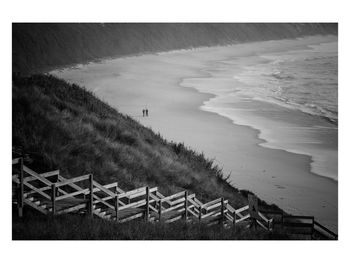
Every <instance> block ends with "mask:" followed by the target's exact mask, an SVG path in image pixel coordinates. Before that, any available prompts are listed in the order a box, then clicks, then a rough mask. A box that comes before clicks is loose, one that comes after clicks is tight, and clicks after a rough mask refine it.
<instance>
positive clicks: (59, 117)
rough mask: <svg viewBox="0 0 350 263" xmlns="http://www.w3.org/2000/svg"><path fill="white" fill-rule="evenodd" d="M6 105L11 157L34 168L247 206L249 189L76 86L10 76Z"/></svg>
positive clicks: (48, 79)
mask: <svg viewBox="0 0 350 263" xmlns="http://www.w3.org/2000/svg"><path fill="white" fill-rule="evenodd" d="M12 103H13V119H12V131H13V152H14V157H16V156H17V155H22V156H25V163H26V165H28V166H29V167H32V168H33V169H34V170H36V171H39V172H40V171H42V172H44V171H47V170H50V169H58V168H59V169H60V171H61V174H62V175H64V176H66V177H75V176H79V175H82V174H86V173H93V174H94V178H96V180H98V181H99V182H101V183H103V184H107V183H110V182H115V181H118V182H119V185H120V187H121V188H123V189H126V190H128V189H133V188H136V187H141V186H145V185H149V186H151V187H152V186H158V187H159V189H160V191H161V192H163V193H164V194H171V193H175V192H178V191H181V190H184V189H186V190H189V191H190V192H193V193H196V195H197V196H198V197H199V198H200V199H202V200H203V201H207V200H212V199H214V198H218V197H221V196H223V197H225V198H227V199H229V200H230V202H231V203H232V204H234V205H235V206H237V207H240V206H242V205H244V204H246V203H247V200H246V195H247V191H238V190H237V189H235V188H233V187H231V186H230V185H229V184H228V183H227V182H226V181H225V179H224V175H223V174H222V172H221V170H220V169H219V168H218V167H217V166H215V165H213V162H212V161H211V160H208V159H206V157H205V156H204V155H203V154H199V153H196V152H194V151H192V150H191V149H188V148H187V147H185V146H184V145H183V144H177V143H173V142H167V141H166V140H164V139H163V138H162V137H161V136H160V135H159V134H158V135H157V134H154V133H153V132H152V130H150V129H149V128H145V127H144V126H142V125H140V124H139V123H138V122H136V121H135V120H133V119H131V118H129V117H128V116H125V115H123V114H121V113H119V112H118V111H116V110H115V109H113V108H111V107H110V106H108V105H107V104H105V103H103V102H102V101H100V100H99V99H97V98H96V97H95V96H94V95H93V94H92V93H90V92H88V91H86V90H84V89H83V88H80V87H78V86H77V85H74V84H68V83H66V82H65V81H63V80H60V79H57V78H55V77H52V76H50V75H34V76H31V77H26V78H25V77H17V76H15V77H14V79H13V101H12ZM261 204H263V202H262V203H261Z"/></svg>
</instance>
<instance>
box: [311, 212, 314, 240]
mask: <svg viewBox="0 0 350 263" xmlns="http://www.w3.org/2000/svg"><path fill="white" fill-rule="evenodd" d="M314 229H315V218H314V217H312V228H311V239H313V237H314Z"/></svg>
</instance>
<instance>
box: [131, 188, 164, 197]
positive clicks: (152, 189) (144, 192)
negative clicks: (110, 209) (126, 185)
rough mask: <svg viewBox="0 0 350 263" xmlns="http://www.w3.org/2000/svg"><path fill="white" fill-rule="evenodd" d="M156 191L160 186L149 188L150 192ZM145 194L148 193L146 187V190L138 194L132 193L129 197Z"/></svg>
mask: <svg viewBox="0 0 350 263" xmlns="http://www.w3.org/2000/svg"><path fill="white" fill-rule="evenodd" d="M155 191H158V187H153V188H150V189H149V193H153V192H155ZM143 195H146V189H145V191H140V192H138V193H136V194H132V195H130V196H128V197H129V199H134V198H136V197H139V196H143Z"/></svg>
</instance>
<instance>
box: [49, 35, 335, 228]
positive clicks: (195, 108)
mask: <svg viewBox="0 0 350 263" xmlns="http://www.w3.org/2000/svg"><path fill="white" fill-rule="evenodd" d="M319 42H320V39H318V38H317V37H314V38H309V39H307V40H306V41H297V40H282V41H266V42H261V43H250V44H240V45H234V46H231V47H213V48H200V49H194V50H185V51H184V50H182V51H174V52H166V53H160V54H153V55H143V56H137V57H127V58H117V59H112V60H107V61H104V62H102V63H91V64H89V65H84V66H83V65H80V66H77V67H76V68H69V69H63V70H57V71H54V72H52V73H53V74H55V75H57V76H58V77H61V78H64V79H66V80H68V81H71V82H75V83H78V84H82V85H84V86H85V87H86V88H87V89H89V90H92V91H94V92H95V94H96V95H97V96H98V97H100V98H102V99H103V100H104V101H107V102H108V103H109V104H110V105H111V106H113V107H115V108H117V109H118V110H119V111H121V112H122V113H125V114H128V115H130V116H132V117H134V118H135V119H137V120H138V121H140V122H141V123H142V124H144V125H145V126H148V127H151V128H152V129H153V130H154V131H155V132H160V134H161V135H163V136H164V137H165V138H166V139H168V140H173V141H176V142H184V143H185V144H186V145H189V146H190V147H191V148H193V149H195V150H197V151H199V152H204V153H205V155H206V156H207V157H209V158H215V161H216V162H217V163H218V164H219V165H220V166H221V167H223V170H224V172H225V173H226V174H230V182H231V183H232V185H234V186H235V187H237V188H240V189H248V190H250V191H252V192H254V193H255V194H257V195H258V196H259V197H260V198H262V199H263V200H265V201H267V202H269V203H275V204H277V205H278V206H280V207H281V208H283V209H284V210H286V211H287V212H291V213H294V214H302V215H314V216H315V217H316V219H317V220H318V221H320V222H321V223H322V224H325V225H327V226H328V227H330V228H331V229H333V230H334V231H337V225H338V224H337V220H338V183H337V181H335V180H332V179H329V178H326V177H322V176H320V175H317V174H315V173H313V172H311V162H312V160H311V156H309V155H304V154H296V153H292V152H288V151H286V150H282V149H271V148H267V147H262V146H264V144H266V141H265V140H263V139H261V130H258V129H254V128H252V127H250V126H246V125H237V124H235V123H234V122H233V121H232V120H231V119H229V118H226V117H223V116H220V115H218V114H216V113H214V112H210V111H208V109H205V108H203V104H204V102H206V101H208V100H210V99H213V98H215V96H214V95H213V94H211V93H210V89H208V90H206V89H205V88H204V89H203V90H201V92H198V91H197V90H196V89H194V88H192V87H191V85H189V84H190V83H189V82H188V79H193V78H196V77H202V76H206V74H205V72H203V71H202V69H205V68H208V67H209V66H211V65H212V64H213V63H215V62H216V61H224V60H227V59H228V58H231V59H232V58H233V57H235V56H240V57H242V56H249V54H254V53H256V52H262V51H273V50H276V51H281V50H283V49H289V48H294V49H298V48H305V45H307V44H315V43H319ZM251 62H252V61H250V63H251ZM238 71H239V69H237V72H238ZM233 74H234V71H233ZM186 81H187V83H186ZM222 81H231V80H228V79H226V78H225V79H224V78H223V79H222ZM210 84H211V83H210V80H209V79H208V85H209V86H210ZM244 103H246V104H247V103H248V104H249V101H246V102H244V101H242V100H240V101H237V103H236V105H231V106H233V107H231V108H234V107H236V108H240V109H242V106H243V104H244ZM261 103H262V104H261V105H260V107H263V103H264V102H261ZM245 106H247V105H245ZM255 106H256V105H255ZM145 107H147V108H148V109H149V117H147V118H143V117H142V109H143V108H145ZM276 107H277V106H276ZM201 108H202V109H201ZM278 110H279V109H277V108H276V111H278ZM246 114H251V108H249V107H248V106H247V109H246ZM288 114H290V115H291V116H293V115H295V113H294V112H293V111H288ZM237 117H239V118H242V119H244V111H242V110H241V111H240V113H239V114H237ZM257 121H258V119H257ZM238 122H239V121H238Z"/></svg>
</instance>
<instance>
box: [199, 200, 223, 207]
mask: <svg viewBox="0 0 350 263" xmlns="http://www.w3.org/2000/svg"><path fill="white" fill-rule="evenodd" d="M220 201H221V198H218V199H215V200H213V201H210V202H208V203H205V204H204V205H202V208H203V209H207V207H208V206H211V205H213V204H216V203H218V202H220Z"/></svg>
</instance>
